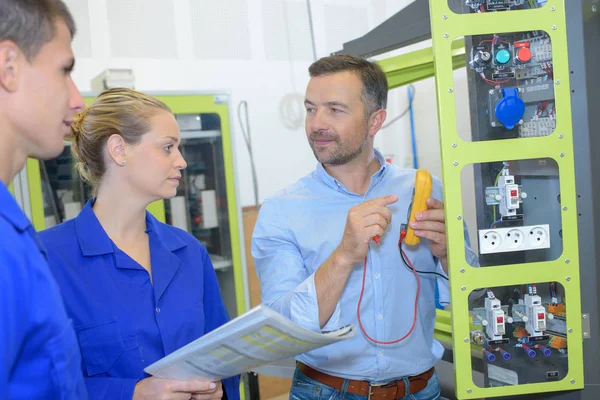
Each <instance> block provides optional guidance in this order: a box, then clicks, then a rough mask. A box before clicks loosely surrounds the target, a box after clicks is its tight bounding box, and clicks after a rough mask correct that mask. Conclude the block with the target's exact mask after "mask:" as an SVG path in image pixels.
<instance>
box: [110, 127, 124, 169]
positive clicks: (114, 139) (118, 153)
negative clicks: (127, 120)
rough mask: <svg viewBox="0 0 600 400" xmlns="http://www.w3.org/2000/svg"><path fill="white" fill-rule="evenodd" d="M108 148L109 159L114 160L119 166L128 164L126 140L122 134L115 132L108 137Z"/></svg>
mask: <svg viewBox="0 0 600 400" xmlns="http://www.w3.org/2000/svg"><path fill="white" fill-rule="evenodd" d="M106 150H107V152H108V157H109V160H112V161H113V162H114V163H115V164H117V165H119V166H124V165H125V164H127V148H126V146H125V140H123V137H122V136H121V135H117V134H114V135H112V136H111V137H109V138H108V141H107V142H106Z"/></svg>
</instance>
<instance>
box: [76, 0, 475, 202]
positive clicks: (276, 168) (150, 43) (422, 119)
mask: <svg viewBox="0 0 600 400" xmlns="http://www.w3.org/2000/svg"><path fill="white" fill-rule="evenodd" d="M410 2H411V0H311V5H312V16H313V24H314V32H315V44H316V53H317V56H318V57H322V56H325V55H328V54H330V53H331V52H332V51H335V50H339V49H341V48H342V43H343V42H346V41H349V40H352V39H355V38H357V37H359V36H362V35H363V34H365V33H367V32H368V31H369V30H371V29H373V28H374V27H375V26H377V25H379V24H380V23H381V22H383V21H384V20H385V19H387V18H388V17H390V16H392V15H393V14H395V13H396V12H397V11H399V10H400V9H401V8H403V7H405V6H406V5H407V4H409V3H410ZM66 3H67V4H68V5H69V7H70V8H71V10H72V12H73V14H74V16H75V19H76V21H77V24H78V30H79V32H78V34H77V36H76V38H75V41H74V49H75V54H76V56H77V65H76V69H75V72H74V79H75V82H76V83H77V85H78V86H79V88H80V89H81V90H82V91H89V90H91V80H92V78H94V77H95V76H97V75H98V74H99V73H100V72H102V71H103V70H105V69H107V68H119V67H126V68H132V69H133V70H134V73H135V80H136V89H138V90H142V91H202V92H213V91H228V92H230V93H231V104H232V111H233V113H232V115H231V121H230V122H231V126H232V129H233V135H234V142H235V146H236V152H235V153H236V154H235V156H234V158H235V159H236V163H237V177H238V183H239V193H240V196H241V198H240V199H239V200H240V205H241V206H247V205H252V204H253V202H254V194H253V190H252V179H251V173H250V168H249V165H250V164H249V157H248V152H247V150H246V148H245V142H244V139H243V136H242V134H241V131H240V128H239V124H238V121H237V106H238V103H239V102H240V101H242V100H246V101H248V104H249V116H250V123H251V132H252V141H253V147H254V158H255V162H256V168H257V175H258V179H259V201H262V200H263V199H264V197H266V196H268V195H270V194H272V193H273V192H275V191H276V190H278V189H280V188H282V187H284V186H286V185H288V184H290V183H291V182H292V181H294V180H295V179H297V178H299V177H301V176H303V175H305V174H306V173H308V172H309V171H311V170H312V169H313V168H314V167H315V164H316V161H315V159H314V156H313V154H312V152H311V150H310V147H309V146H308V144H307V142H306V138H305V133H304V127H303V117H304V109H303V106H302V100H303V95H304V90H305V87H306V83H307V82H308V73H307V69H308V66H309V65H310V63H311V62H312V61H313V55H312V45H311V40H310V31H309V24H308V16H307V15H308V13H307V7H306V1H305V0H66ZM427 45H430V43H424V44H418V45H415V46H411V48H410V49H408V50H411V49H414V48H418V47H423V46H427ZM404 51H406V50H404V49H403V50H401V51H400V52H404ZM396 53H397V52H396ZM463 75H464V72H463ZM415 87H416V90H417V93H416V97H415V101H414V110H415V123H416V134H417V148H418V160H419V166H422V167H425V168H429V169H430V170H431V171H432V172H433V173H434V174H437V175H438V176H439V175H440V160H439V145H438V139H437V115H436V108H435V93H434V90H435V87H434V82H433V79H428V80H425V81H422V82H417V83H415ZM406 106H407V94H406V88H398V89H395V90H393V91H391V92H390V96H389V107H388V113H389V114H388V115H389V116H388V119H392V118H393V117H394V116H396V115H398V114H399V113H400V112H402V111H403V110H404V109H405V108H406ZM282 109H283V110H287V113H285V115H284V113H282V111H281V110H282ZM465 122H466V121H465ZM375 143H376V146H377V147H378V148H380V149H381V150H382V151H383V152H384V153H385V154H392V155H393V156H394V161H395V163H396V164H398V165H400V166H405V167H411V166H412V153H411V148H410V143H411V142H410V125H409V118H408V116H406V117H404V118H403V119H402V120H400V121H398V122H397V123H396V124H394V125H392V126H390V127H389V128H387V129H386V130H384V131H382V132H381V133H380V134H378V137H377V138H376V142H375Z"/></svg>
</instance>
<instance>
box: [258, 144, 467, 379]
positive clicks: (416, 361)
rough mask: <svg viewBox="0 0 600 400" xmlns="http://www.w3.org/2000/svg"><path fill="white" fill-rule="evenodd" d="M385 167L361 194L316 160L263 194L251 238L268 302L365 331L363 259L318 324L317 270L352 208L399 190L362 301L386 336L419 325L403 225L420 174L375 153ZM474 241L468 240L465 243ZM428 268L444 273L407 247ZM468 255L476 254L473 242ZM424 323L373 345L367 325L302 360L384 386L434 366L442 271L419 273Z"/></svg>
mask: <svg viewBox="0 0 600 400" xmlns="http://www.w3.org/2000/svg"><path fill="white" fill-rule="evenodd" d="M375 155H376V157H377V160H378V161H379V163H380V165H381V168H380V169H379V170H378V171H377V172H376V173H375V174H374V175H373V176H372V177H371V182H370V186H369V188H368V190H367V191H366V193H365V194H364V196H363V195H358V194H356V193H352V192H350V191H348V190H347V189H346V188H345V187H344V185H343V184H342V183H341V182H339V181H337V180H336V179H334V178H333V177H331V176H330V175H329V174H327V172H326V171H325V169H324V168H323V167H322V166H321V165H320V164H318V165H317V169H316V171H314V172H313V173H311V174H310V175H308V176H306V177H304V178H302V179H300V180H299V181H297V182H296V183H294V184H293V185H291V186H289V187H288V188H286V189H284V190H283V191H281V192H279V193H277V194H275V195H274V196H273V197H271V198H269V199H267V200H265V202H264V203H263V206H262V207H261V210H260V213H259V217H258V221H257V223H256V228H255V230H254V234H253V243H252V255H253V256H254V260H255V264H256V270H257V273H258V276H259V279H260V282H261V290H262V300H263V302H264V303H265V304H267V305H268V306H270V307H272V308H273V309H275V310H277V311H278V312H280V313H282V314H283V315H285V316H287V317H288V318H290V319H291V320H292V321H294V322H296V323H298V324H300V325H302V326H304V327H306V328H308V329H311V330H314V331H330V330H334V329H337V328H339V327H341V326H344V325H348V324H352V325H354V326H355V327H356V329H357V330H358V327H359V324H358V318H357V313H356V307H357V303H358V299H359V295H360V292H361V283H362V277H363V263H362V262H361V263H359V264H356V266H355V268H354V269H353V271H352V272H351V274H350V277H349V279H348V281H347V283H346V286H345V288H344V290H343V292H342V295H341V298H340V300H339V302H338V303H337V305H336V308H335V311H334V313H333V315H332V316H331V318H330V319H329V321H328V322H327V324H326V325H325V327H323V329H322V330H321V329H320V324H319V312H318V305H317V297H316V289H315V283H314V274H315V271H316V270H317V268H318V267H319V266H320V265H321V264H323V263H324V262H325V261H326V260H327V258H328V257H329V256H330V255H331V253H332V252H333V251H334V250H335V248H336V247H337V246H338V245H339V244H340V242H341V239H342V236H343V232H344V227H345V224H346V218H347V215H348V211H349V210H350V208H351V207H354V206H356V205H359V204H361V203H363V202H365V201H367V200H371V199H374V198H377V197H381V196H386V195H391V194H395V195H397V196H398V198H399V200H398V201H397V202H396V203H394V204H392V205H390V206H388V208H389V209H390V211H391V212H392V215H393V216H392V223H391V224H390V225H389V226H388V228H387V230H386V232H385V234H384V235H383V236H382V237H381V246H378V245H377V244H375V243H373V244H372V245H371V246H370V249H369V252H368V254H367V276H366V283H365V291H364V296H363V300H362V305H361V321H362V323H363V326H364V327H365V329H366V331H367V333H368V334H369V336H371V337H372V338H374V339H376V340H378V341H392V340H395V339H398V338H400V337H402V336H404V335H405V334H406V333H407V332H408V330H409V329H410V327H411V325H412V322H413V310H414V301H415V295H416V289H417V283H416V279H415V276H414V275H413V272H412V271H411V270H409V269H408V268H407V267H406V266H405V265H404V264H403V262H402V259H401V258H400V252H399V250H398V239H399V234H400V225H401V224H403V223H406V217H407V210H408V207H409V205H410V202H411V195H412V191H413V187H414V177H415V171H414V170H403V169H400V168H398V167H396V166H395V165H392V164H386V162H385V160H384V158H383V156H382V155H381V153H379V152H378V151H376V152H375ZM432 197H434V198H437V199H440V200H441V199H442V189H441V184H440V182H439V180H438V179H437V178H434V182H433V189H432ZM465 240H466V241H467V242H468V236H466V239H465ZM403 248H404V250H405V252H406V254H407V255H408V258H409V259H410V260H411V261H412V263H413V264H414V266H415V268H416V269H417V270H420V271H435V272H438V273H442V274H443V273H444V272H443V270H442V268H441V263H440V262H439V261H438V260H437V259H436V258H435V257H434V256H433V255H432V253H431V251H430V249H429V242H428V241H427V240H423V239H422V240H421V242H420V244H419V245H418V246H417V247H416V248H408V247H407V246H403ZM466 255H467V261H468V262H469V263H470V264H471V265H477V256H476V255H475V254H474V253H473V252H472V251H471V250H469V249H468V248H467V252H466ZM420 279H421V291H420V294H419V302H418V313H417V322H416V325H415V329H414V331H413V332H412V333H411V334H410V336H408V338H406V339H405V340H403V341H401V342H399V343H397V344H393V345H379V344H375V343H373V342H370V341H369V340H368V339H367V338H365V336H364V335H363V333H362V332H360V330H358V332H357V333H356V335H355V336H354V337H353V338H351V339H348V340H345V341H342V342H339V343H336V344H333V345H330V346H326V347H323V348H320V349H317V350H314V351H311V352H308V353H306V354H303V355H301V356H299V357H298V360H300V361H302V362H303V363H305V364H308V365H311V366H312V367H314V368H317V369H319V370H321V371H324V372H326V373H328V374H330V375H335V376H340V377H344V378H348V379H360V380H368V381H372V382H382V381H387V380H391V379H395V378H399V377H404V376H408V375H416V374H419V373H421V372H424V371H426V370H428V369H429V368H431V367H432V366H433V365H435V364H436V363H437V362H438V361H439V360H440V359H441V357H442V354H443V347H442V346H441V344H440V343H439V342H437V341H436V340H434V338H433V328H434V323H435V315H436V314H435V286H436V275H432V274H421V275H420ZM438 283H439V287H440V301H441V302H442V303H443V304H448V302H449V296H448V285H447V282H446V281H445V280H443V279H438Z"/></svg>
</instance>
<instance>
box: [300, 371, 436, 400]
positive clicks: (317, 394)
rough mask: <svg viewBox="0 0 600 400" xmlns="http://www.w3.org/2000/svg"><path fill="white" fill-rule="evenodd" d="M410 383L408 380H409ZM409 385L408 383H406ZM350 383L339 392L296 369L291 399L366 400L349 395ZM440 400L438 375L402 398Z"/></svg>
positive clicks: (346, 382)
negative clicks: (422, 387)
mask: <svg viewBox="0 0 600 400" xmlns="http://www.w3.org/2000/svg"><path fill="white" fill-rule="evenodd" d="M407 381H408V380H407ZM406 383H408V382H406ZM347 386H348V381H347V380H346V381H345V382H344V385H343V387H342V390H337V389H334V388H332V387H329V386H325V385H323V384H322V383H319V382H317V381H315V380H312V379H310V378H309V377H308V376H306V375H304V374H303V373H302V372H300V371H299V370H298V368H296V372H295V373H294V379H293V381H292V387H291V389H290V399H294V400H319V399H323V400H324V399H330V400H337V399H347V400H366V399H367V396H359V395H357V394H352V393H347V392H346V387H347ZM438 399H440V383H439V382H438V378H437V374H436V373H435V372H434V373H433V376H432V377H431V378H429V381H428V382H427V386H426V387H425V389H423V390H421V391H420V392H417V393H413V394H410V395H408V396H406V397H402V400H438Z"/></svg>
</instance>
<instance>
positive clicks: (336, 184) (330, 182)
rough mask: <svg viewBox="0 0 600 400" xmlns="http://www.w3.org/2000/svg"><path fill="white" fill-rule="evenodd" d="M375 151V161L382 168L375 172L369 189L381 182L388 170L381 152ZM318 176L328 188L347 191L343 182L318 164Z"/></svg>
mask: <svg viewBox="0 0 600 400" xmlns="http://www.w3.org/2000/svg"><path fill="white" fill-rule="evenodd" d="M373 151H374V153H375V159H376V160H377V161H379V165H380V167H379V170H378V171H377V172H375V173H374V174H373V176H372V177H371V183H370V185H369V189H371V188H372V187H374V186H375V185H377V184H378V183H379V182H381V179H383V176H384V175H385V171H386V169H387V162H386V161H385V158H384V157H383V154H381V152H380V151H379V150H377V149H374V150H373ZM316 174H317V176H318V177H319V178H320V179H321V180H322V181H323V182H324V183H325V184H326V185H327V186H329V187H331V188H333V189H336V190H338V189H339V190H344V191H347V189H346V187H345V186H344V185H343V184H342V182H340V181H338V180H337V179H335V178H334V177H333V176H331V175H329V173H327V171H326V170H325V168H324V167H323V164H321V163H317V169H316Z"/></svg>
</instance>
